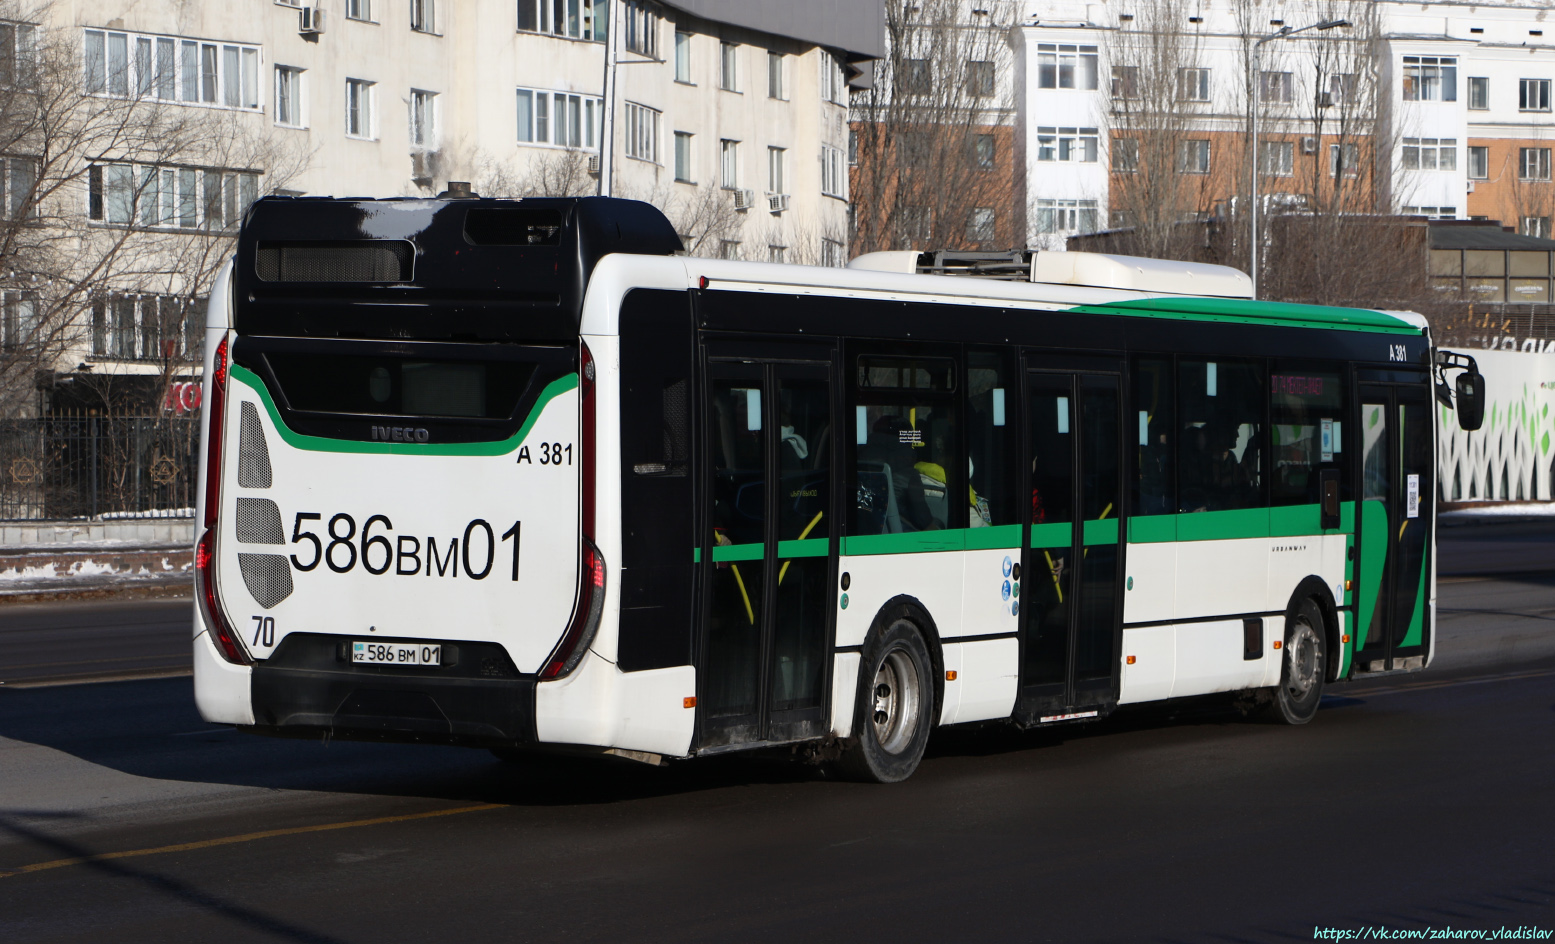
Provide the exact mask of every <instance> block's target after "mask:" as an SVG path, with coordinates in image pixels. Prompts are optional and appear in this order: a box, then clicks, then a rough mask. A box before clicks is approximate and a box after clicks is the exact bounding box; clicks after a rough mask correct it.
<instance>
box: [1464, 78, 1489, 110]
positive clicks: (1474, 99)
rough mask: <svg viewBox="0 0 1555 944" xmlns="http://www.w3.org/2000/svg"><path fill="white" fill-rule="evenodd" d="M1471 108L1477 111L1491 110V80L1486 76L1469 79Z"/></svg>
mask: <svg viewBox="0 0 1555 944" xmlns="http://www.w3.org/2000/svg"><path fill="white" fill-rule="evenodd" d="M1469 107H1470V108H1472V109H1474V110H1475V111H1485V110H1486V109H1488V108H1490V79H1488V78H1486V77H1485V76H1470V77H1469Z"/></svg>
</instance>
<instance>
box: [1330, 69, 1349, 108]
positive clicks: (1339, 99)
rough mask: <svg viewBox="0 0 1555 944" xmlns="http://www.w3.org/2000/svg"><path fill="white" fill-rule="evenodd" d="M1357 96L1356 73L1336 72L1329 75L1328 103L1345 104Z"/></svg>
mask: <svg viewBox="0 0 1555 944" xmlns="http://www.w3.org/2000/svg"><path fill="white" fill-rule="evenodd" d="M1354 98H1355V73H1353V72H1336V73H1334V74H1333V75H1330V76H1329V77H1328V104H1330V105H1343V104H1344V103H1345V102H1348V101H1352V100H1353V99H1354Z"/></svg>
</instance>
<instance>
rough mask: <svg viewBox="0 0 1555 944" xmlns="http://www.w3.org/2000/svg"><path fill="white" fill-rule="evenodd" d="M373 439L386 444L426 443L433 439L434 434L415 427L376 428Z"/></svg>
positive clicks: (374, 428)
mask: <svg viewBox="0 0 1555 944" xmlns="http://www.w3.org/2000/svg"><path fill="white" fill-rule="evenodd" d="M373 438H374V439H381V440H383V441H384V442H418V443H424V442H426V441H427V440H429V439H431V438H432V434H431V433H428V432H427V431H426V430H424V429H421V428H419V427H415V426H374V427H373Z"/></svg>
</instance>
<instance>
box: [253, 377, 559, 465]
mask: <svg viewBox="0 0 1555 944" xmlns="http://www.w3.org/2000/svg"><path fill="white" fill-rule="evenodd" d="M231 375H232V379H233V380H236V381H237V382H239V383H241V384H243V385H244V386H245V387H248V388H250V389H252V390H253V391H254V393H255V394H257V395H258V397H259V399H260V401H261V402H262V403H264V405H265V412H267V413H269V414H270V422H271V423H273V424H274V425H275V430H276V432H277V433H279V434H280V436H281V438H282V439H283V440H285V441H286V444H287V445H289V446H292V447H294V448H297V449H306V450H309V451H310V452H357V453H368V454H371V455H396V456H505V455H507V454H509V453H511V452H516V451H517V450H518V447H519V446H521V445H522V444H523V442H524V437H525V436H528V435H529V430H530V429H532V428H534V425H535V421H537V420H538V419H539V418H540V414H541V413H542V412H544V410H545V408H546V406H547V405H548V404H549V403H550V402H551V401H552V400H554V399H556V398H557V397H559V396H561V395H562V394H564V393H566V392H567V391H569V390H572V389H574V388H576V387H577V386H578V375H577V374H568V375H566V376H565V377H558V378H557V379H555V380H553V381H551V382H550V383H548V384H546V385H545V389H543V390H541V391H540V397H539V399H537V400H535V405H534V408H533V409H531V410H530V411H529V415H528V416H527V417H525V418H524V424H523V425H522V426H520V427H519V428H518V432H516V433H514V434H513V435H512V436H510V437H508V438H507V439H503V440H500V441H498V442H475V443H396V442H359V441H357V440H354V439H329V438H326V437H324V436H307V435H304V434H302V433H298V432H293V431H292V430H291V429H290V428H289V427H288V426H287V425H286V424H285V423H283V422H281V414H280V412H279V411H278V410H276V408H275V402H274V401H273V400H271V399H270V391H269V390H267V389H265V385H264V381H262V380H260V379H259V377H258V376H256V375H255V374H254V372H253V371H250V370H247V369H245V368H242V367H239V366H238V365H236V364H233V365H232V368H231Z"/></svg>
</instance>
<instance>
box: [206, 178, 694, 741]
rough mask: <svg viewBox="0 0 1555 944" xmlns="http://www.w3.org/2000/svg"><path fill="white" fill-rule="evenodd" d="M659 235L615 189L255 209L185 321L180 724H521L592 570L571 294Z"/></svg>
mask: <svg viewBox="0 0 1555 944" xmlns="http://www.w3.org/2000/svg"><path fill="white" fill-rule="evenodd" d="M679 248H680V242H679V239H678V238H677V237H676V236H675V233H674V231H673V229H672V228H671V227H670V226H669V224H668V223H667V221H665V220H664V218H663V217H662V216H661V215H660V214H658V212H657V211H655V210H653V209H652V208H650V207H648V206H646V205H644V204H640V203H634V202H630V201H619V200H601V199H594V198H591V199H583V200H525V201H517V202H514V201H497V200H481V199H457V200H444V199H439V200H382V201H375V200H334V199H327V198H301V199H293V198H271V199H265V200H261V201H259V202H258V203H256V204H255V205H254V207H253V209H252V211H251V212H250V214H249V217H248V219H247V220H246V221H245V223H244V226H243V230H242V232H241V235H240V236H239V240H238V248H237V254H236V256H235V259H234V261H233V265H232V268H231V270H230V271H229V272H228V273H227V274H225V275H224V276H223V277H222V279H221V280H220V281H219V282H218V284H217V286H216V289H215V291H214V292H213V295H212V299H211V305H210V309H209V311H210V316H209V327H208V329H207V337H206V351H207V353H206V365H205V367H206V370H205V421H204V423H205V428H204V437H205V438H204V443H205V448H204V452H203V456H202V466H201V496H202V500H201V503H200V508H199V510H198V512H197V514H198V515H199V520H198V521H197V525H198V526H199V527H198V529H197V530H198V544H197V546H196V554H195V560H196V570H197V581H198V586H197V588H196V589H197V597H198V607H197V615H196V623H195V635H196V638H195V641H194V646H195V689H196V698H197V701H198V703H199V707H200V710H201V713H202V715H203V716H204V717H205V718H206V719H207V720H210V721H219V722H225V723H230V724H237V725H241V726H253V728H254V729H255V730H257V731H260V732H262V733H269V734H279V735H295V736H317V735H319V734H320V733H323V732H329V733H330V734H331V735H332V736H334V737H341V738H379V739H392V740H417V741H427V742H433V743H462V744H470V745H476V746H481V745H484V746H508V745H515V744H523V743H528V742H532V741H534V740H535V719H534V712H535V708H534V705H535V690H536V686H537V684H539V683H540V682H543V681H546V680H551V679H559V678H563V677H565V676H566V675H567V674H568V673H570V672H571V671H572V670H573V668H574V667H575V666H576V665H577V662H578V660H579V659H580V658H581V657H582V656H583V654H584V653H585V652H586V651H587V647H588V645H589V642H590V640H591V638H592V634H593V633H594V632H595V631H596V629H597V627H598V624H599V621H600V608H601V605H602V602H603V590H604V586H605V580H606V567H605V562H604V561H603V559H602V558H601V555H600V554H599V552H598V550H597V549H596V548H595V546H594V542H593V541H592V540H591V537H592V535H593V527H594V525H593V507H594V474H593V473H594V447H595V444H594V441H593V433H594V425H593V419H594V406H593V399H592V388H593V381H594V376H595V370H594V366H593V364H592V361H591V355H590V352H589V350H588V348H587V347H586V346H585V345H584V344H582V343H581V342H580V338H579V328H578V326H579V316H580V311H581V309H582V304H583V297H584V289H585V285H586V283H587V279H588V275H589V273H590V271H591V270H592V268H593V266H594V264H595V263H596V262H597V261H598V260H599V259H600V258H601V257H602V256H604V255H606V254H609V253H612V252H634V253H649V254H668V253H671V252H674V251H675V250H678V249H679Z"/></svg>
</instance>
